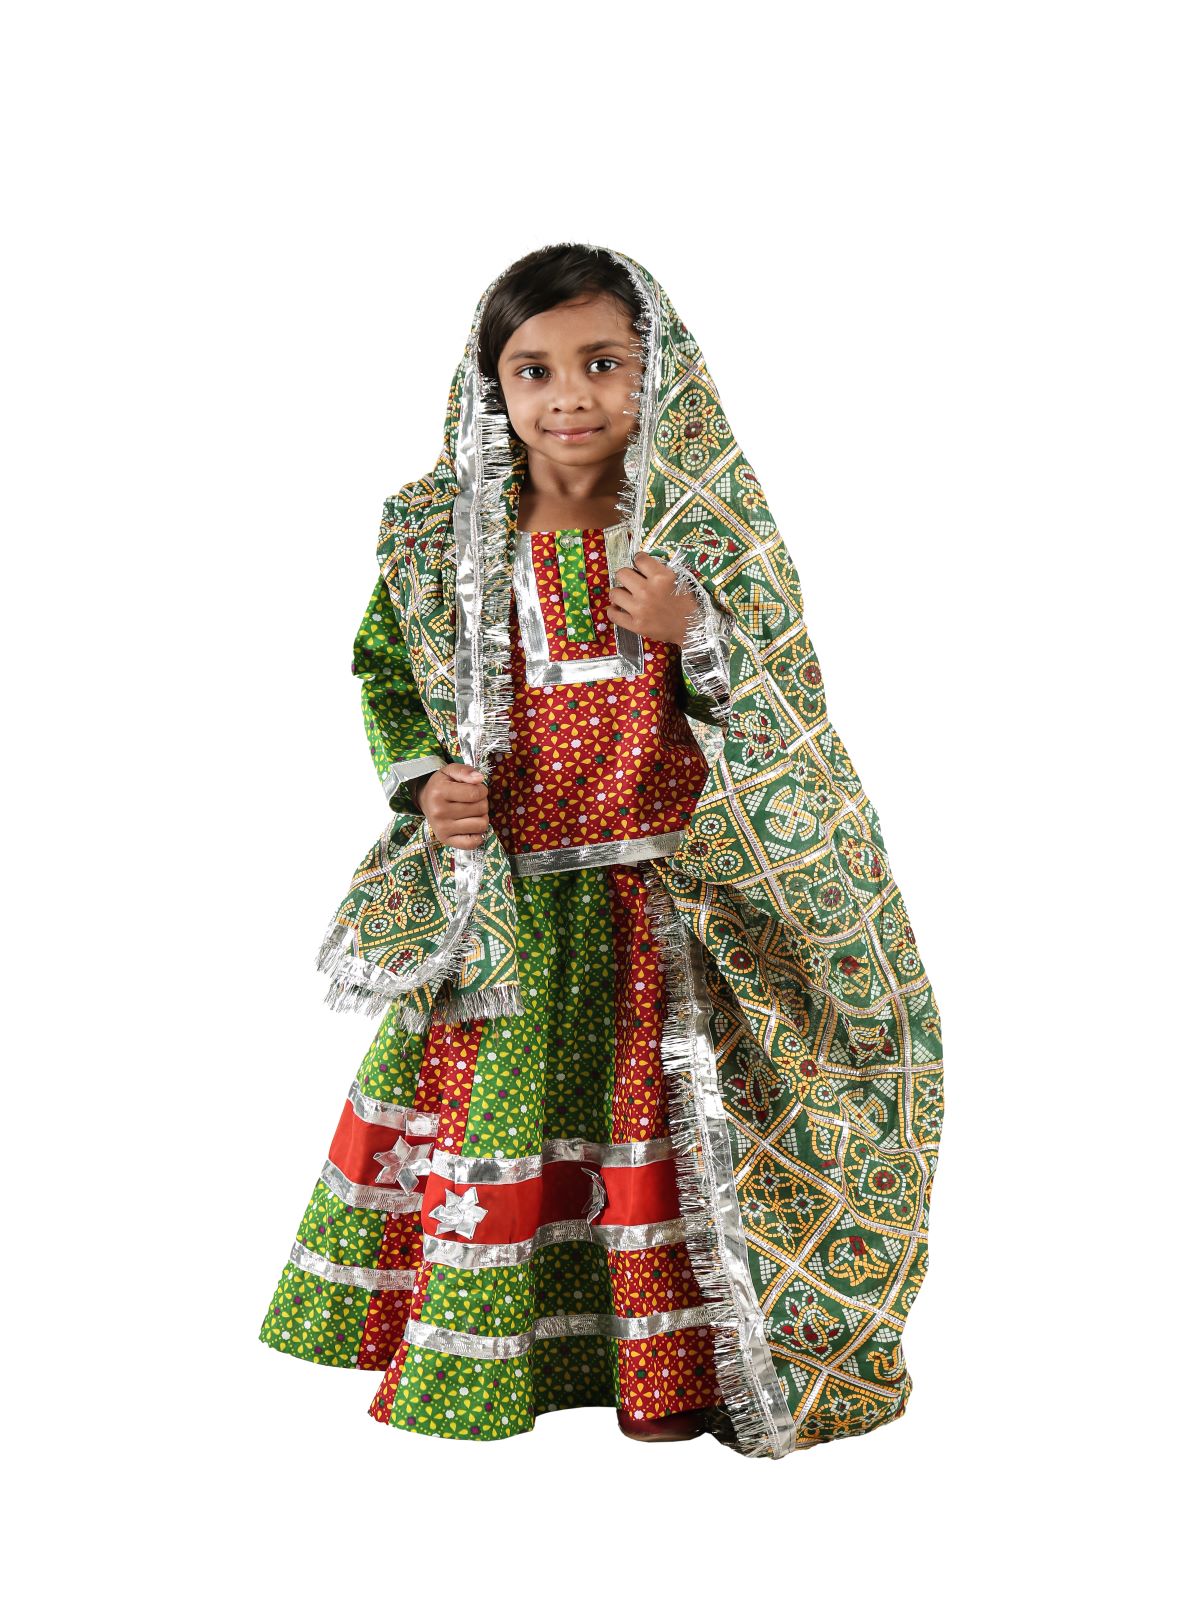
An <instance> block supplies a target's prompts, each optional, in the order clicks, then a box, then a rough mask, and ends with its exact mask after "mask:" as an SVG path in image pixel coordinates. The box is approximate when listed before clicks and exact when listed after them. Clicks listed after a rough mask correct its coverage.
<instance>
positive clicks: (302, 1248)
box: [288, 1239, 416, 1294]
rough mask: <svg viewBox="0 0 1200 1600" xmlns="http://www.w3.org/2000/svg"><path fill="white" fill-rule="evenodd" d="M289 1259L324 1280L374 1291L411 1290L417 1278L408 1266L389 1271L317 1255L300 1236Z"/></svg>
mask: <svg viewBox="0 0 1200 1600" xmlns="http://www.w3.org/2000/svg"><path fill="white" fill-rule="evenodd" d="M288 1259H289V1260H290V1261H291V1263H292V1265H293V1266H294V1267H299V1268H300V1271H301V1272H310V1273H312V1275H313V1276H314V1277H315V1278H324V1279H325V1281H326V1282H327V1283H344V1284H346V1285H347V1286H348V1287H350V1288H353V1289H369V1290H370V1291H371V1292H372V1293H373V1294H377V1293H379V1292H380V1291H381V1290H384V1289H411V1288H412V1287H413V1280H414V1279H415V1277H416V1273H415V1272H414V1270H413V1269H412V1268H411V1267H403V1268H401V1267H397V1268H396V1269H395V1270H393V1271H388V1270H385V1269H384V1268H381V1267H352V1266H348V1265H347V1264H346V1263H345V1262H344V1261H330V1259H329V1257H328V1256H322V1255H318V1254H317V1252H316V1251H315V1250H310V1249H308V1247H307V1246H306V1245H302V1244H301V1243H300V1241H299V1239H297V1240H296V1242H295V1244H294V1245H293V1246H292V1250H291V1254H290V1256H289V1257H288Z"/></svg>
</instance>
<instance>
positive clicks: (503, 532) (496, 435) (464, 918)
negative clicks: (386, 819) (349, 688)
mask: <svg viewBox="0 0 1200 1600" xmlns="http://www.w3.org/2000/svg"><path fill="white" fill-rule="evenodd" d="M487 298H488V296H486V295H485V296H484V298H483V300H481V302H480V306H479V312H480V314H482V309H483V306H484V305H485V304H486V301H487ZM478 337H479V328H478V320H477V321H476V323H475V324H474V326H473V327H472V329H471V336H470V339H469V341H468V347H467V351H466V353H465V355H464V358H463V385H462V396H461V410H460V413H459V425H458V437H457V441H456V446H457V447H456V453H455V468H456V472H457V476H458V484H459V489H458V493H457V495H456V496H455V498H454V508H453V518H454V537H455V547H456V552H457V572H456V577H455V603H456V608H457V627H456V633H455V649H454V678H455V709H456V721H457V731H458V741H459V747H460V750H461V753H462V755H461V759H462V760H463V761H468V762H470V763H471V764H472V765H473V766H476V767H478V768H479V770H480V771H481V772H483V773H484V775H485V776H486V775H487V772H488V769H489V764H490V762H491V760H492V757H493V756H494V755H497V754H499V753H500V752H502V751H505V750H507V749H508V748H509V714H510V709H511V706H512V678H511V674H510V673H509V670H508V667H509V658H510V653H511V649H512V640H511V637H510V634H509V606H510V603H511V594H512V567H511V558H510V553H509V549H508V528H507V521H508V519H507V514H506V512H505V509H504V502H503V500H502V498H501V491H502V490H503V487H504V480H505V478H506V477H507V476H508V473H509V470H510V468H511V466H512V446H511V444H510V441H509V435H508V418H507V416H506V415H505V412H504V409H503V406H502V405H501V404H500V403H499V402H498V399H497V396H498V388H497V385H496V384H495V383H494V381H493V380H491V379H489V378H485V377H484V375H483V374H482V373H481V372H480V370H479V359H478ZM424 825H425V826H428V824H427V823H426V824H424ZM486 848H487V847H486V846H484V847H481V848H479V849H456V850H455V851H454V885H455V907H454V911H453V914H452V915H451V917H450V920H449V924H448V926H447V928H446V931H445V933H444V934H443V935H442V938H441V940H440V941H439V943H438V946H437V948H436V949H435V950H434V951H432V952H431V954H430V955H429V956H427V957H426V959H425V960H424V961H422V962H421V963H420V965H419V966H417V967H415V968H414V969H413V970H412V971H410V972H406V973H405V974H404V975H403V976H398V975H396V974H394V973H388V972H385V971H383V969H382V968H380V967H378V966H375V965H374V964H372V963H368V962H366V961H363V960H362V959H360V958H359V957H356V956H354V955H352V954H346V953H344V947H345V943H346V940H347V939H348V938H349V937H350V935H351V930H350V929H342V928H341V925H340V924H338V923H337V922H336V921H335V922H334V923H332V924H331V925H330V929H329V931H328V932H327V934H326V937H325V941H324V943H323V944H322V946H321V950H320V953H319V955H318V957H317V966H318V968H319V970H320V971H322V972H327V973H329V974H330V975H331V976H332V977H333V980H334V981H333V983H332V984H331V985H330V988H329V993H328V994H327V996H326V1003H327V1004H328V1005H329V1006H330V1008H331V1009H332V1010H334V1011H358V1012H362V1013H364V1014H366V1015H368V1016H378V1015H379V1014H380V1013H381V1012H383V1011H385V1010H386V1009H387V1007H388V1006H389V1005H390V1004H391V1003H392V1002H393V1001H394V1000H397V999H399V998H400V997H401V996H402V995H404V994H407V993H410V992H411V991H412V990H414V989H420V988H424V987H425V986H426V985H428V986H430V987H432V988H433V989H435V990H436V989H439V988H440V987H441V985H442V984H443V983H444V982H445V981H446V979H448V978H453V977H455V976H456V975H457V974H458V973H459V972H461V970H462V967H463V963H464V962H465V961H466V960H467V959H468V957H469V956H470V954H471V951H472V948H473V946H474V944H475V939H476V934H475V929H474V912H475V904H476V901H477V899H478V896H479V886H480V883H481V881H482V878H483V865H484V856H485V849H486ZM492 848H494V849H499V848H501V847H500V845H499V841H498V840H495V839H494V837H493V842H492ZM335 930H340V931H335ZM455 1004H456V1005H457V1006H458V1007H459V1008H460V1015H462V1014H463V1013H464V1012H465V1011H466V1010H467V1009H468V1008H470V1010H471V1014H473V1015H480V1016H497V1015H513V1014H519V1013H520V1011H521V1009H522V1008H521V1003H520V991H519V988H518V987H517V986H513V987H512V989H511V992H509V993H505V992H503V986H501V988H500V990H499V991H497V990H493V991H490V992H489V991H484V992H482V993H480V994H478V995H476V996H474V997H472V998H471V999H470V1000H468V999H467V997H465V996H464V997H462V998H461V1000H459V1001H456V1002H455ZM430 1021H431V1016H430V1013H427V1012H425V1011H424V1010H422V1009H421V1007H419V1006H417V1005H414V1004H413V1003H412V1002H411V1001H410V1002H409V1003H407V1004H406V1005H405V1006H404V1007H403V1009H402V1011H401V1013H400V1022H401V1026H402V1027H404V1028H405V1029H407V1031H408V1032H410V1033H417V1034H424V1033H427V1032H428V1030H429V1024H430Z"/></svg>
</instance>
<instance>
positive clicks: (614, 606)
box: [608, 589, 635, 622]
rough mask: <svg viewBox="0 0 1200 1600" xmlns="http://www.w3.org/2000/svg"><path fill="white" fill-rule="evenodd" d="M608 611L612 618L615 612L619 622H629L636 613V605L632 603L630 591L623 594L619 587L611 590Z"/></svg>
mask: <svg viewBox="0 0 1200 1600" xmlns="http://www.w3.org/2000/svg"><path fill="white" fill-rule="evenodd" d="M608 611H609V618H610V620H612V618H613V614H614V613H615V615H616V620H617V621H618V622H628V621H629V620H631V619H632V617H633V616H634V614H635V608H634V606H631V605H630V596H629V594H628V592H626V593H625V594H622V593H621V591H620V590H619V589H614V590H612V591H610V593H609V597H608Z"/></svg>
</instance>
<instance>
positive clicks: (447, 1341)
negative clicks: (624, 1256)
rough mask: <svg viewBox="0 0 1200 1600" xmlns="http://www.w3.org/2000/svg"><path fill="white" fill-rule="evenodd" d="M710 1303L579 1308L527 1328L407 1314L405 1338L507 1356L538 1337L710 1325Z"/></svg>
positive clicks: (622, 1335) (446, 1350)
mask: <svg viewBox="0 0 1200 1600" xmlns="http://www.w3.org/2000/svg"><path fill="white" fill-rule="evenodd" d="M711 1312H712V1308H711V1306H706V1305H700V1306H681V1307H680V1309H679V1310H678V1311H655V1312H653V1313H652V1314H651V1315H650V1316H648V1317H615V1316H612V1315H610V1314H606V1313H604V1312H599V1311H596V1312H592V1311H578V1312H574V1313H571V1314H569V1315H566V1316H560V1317H539V1318H538V1320H537V1321H536V1322H535V1323H534V1325H533V1327H532V1328H530V1329H528V1330H527V1331H526V1332H525V1333H509V1334H486V1333H458V1332H456V1331H455V1330H454V1329H453V1328H443V1327H441V1326H439V1325H438V1324H437V1323H433V1322H418V1321H417V1320H416V1318H414V1317H409V1319H408V1322H407V1324H406V1325H405V1329H404V1341H405V1343H406V1344H411V1345H418V1346H420V1348H421V1349H423V1350H436V1351H437V1352H438V1353H439V1354H440V1355H446V1356H469V1357H474V1358H475V1359H476V1360H482V1361H508V1360H511V1359H512V1358H513V1357H514V1356H523V1355H525V1354H526V1353H527V1352H528V1351H529V1350H531V1349H532V1348H533V1344H534V1341H535V1340H537V1339H566V1338H578V1337H580V1336H583V1337H587V1336H589V1335H590V1336H598V1337H600V1338H602V1339H652V1338H653V1337H654V1335H655V1334H656V1333H675V1332H677V1331H678V1330H679V1329H680V1328H706V1327H709V1326H710V1325H711Z"/></svg>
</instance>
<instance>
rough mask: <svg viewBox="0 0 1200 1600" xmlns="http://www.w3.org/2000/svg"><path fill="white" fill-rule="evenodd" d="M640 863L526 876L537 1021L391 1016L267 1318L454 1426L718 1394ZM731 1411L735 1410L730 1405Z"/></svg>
mask: <svg viewBox="0 0 1200 1600" xmlns="http://www.w3.org/2000/svg"><path fill="white" fill-rule="evenodd" d="M646 871H647V868H646V867H644V866H642V865H640V864H630V865H620V866H607V867H596V868H585V869H581V870H576V871H571V872H561V873H547V874H545V875H541V876H528V877H522V878H520V879H518V882H517V903H518V907H519V914H520V929H521V943H520V948H519V953H518V966H519V975H520V988H521V994H522V999H523V1004H524V1011H523V1014H521V1015H519V1016H501V1017H490V1018H485V1019H476V1020H473V1021H470V1022H464V1023H451V1022H437V1023H434V1024H433V1025H432V1026H431V1027H430V1029H429V1032H428V1033H427V1034H424V1035H420V1034H414V1033H410V1032H408V1031H406V1030H405V1029H403V1028H402V1027H401V1026H400V1025H399V1023H398V1021H397V1014H398V1012H399V1010H400V1003H399V1002H398V1003H397V1004H395V1005H393V1006H392V1008H391V1009H390V1010H389V1011H388V1013H387V1014H386V1015H385V1016H384V1018H383V1021H382V1023H381V1024H380V1027H379V1030H378V1033H377V1034H376V1036H375V1039H374V1041H373V1042H372V1044H371V1046H370V1049H369V1050H368V1051H367V1054H366V1056H365V1057H364V1059H363V1062H362V1065H361V1066H360V1068H359V1070H358V1073H357V1075H356V1077H355V1080H354V1083H353V1084H352V1085H351V1088H350V1091H349V1094H348V1096H347V1099H346V1102H345V1105H344V1106H343V1109H342V1114H341V1117H340V1119H339V1122H338V1125H337V1128H336V1130H335V1132H334V1136H333V1140H332V1142H331V1145H330V1150H329V1156H328V1158H327V1160H326V1162H325V1165H324V1169H323V1171H322V1172H321V1175H320V1177H319V1178H318V1180H317V1183H316V1187H315V1189H314V1191H313V1194H312V1198H311V1200H310V1201H309V1204H308V1207H307V1209H306V1210H305V1212H304V1215H303V1218H302V1219H301V1222H300V1226H299V1230H298V1234H297V1238H296V1242H295V1245H294V1246H293V1248H292V1251H291V1256H290V1259H289V1261H288V1262H287V1264H286V1265H285V1267H284V1268H283V1272H282V1275H281V1277H280V1279H279V1283H278V1286H277V1288H276V1291H275V1294H274V1297H273V1298H272V1301H271V1304H270V1306H269V1308H268V1310H267V1313H266V1316H265V1318H264V1320H263V1323H262V1328H261V1332H260V1337H261V1339H262V1340H263V1341H264V1342H265V1343H266V1344H268V1345H270V1346H271V1347H273V1348H274V1349H276V1350H282V1351H286V1352H287V1353H288V1354H290V1355H293V1356H298V1357H300V1358H302V1359H303V1360H306V1361H314V1362H318V1363H321V1364H323V1365H326V1366H338V1367H361V1368H365V1369H367V1370H369V1371H374V1372H379V1373H381V1374H382V1379H381V1382H380V1384H379V1387H378V1389H377V1391H376V1393H375V1395H374V1398H373V1400H372V1401H371V1405H370V1407H369V1411H370V1415H371V1416H372V1417H374V1418H375V1419H376V1420H377V1421H379V1422H384V1423H390V1424H391V1425H392V1426H393V1427H397V1428H405V1429H408V1430H410V1431H412V1432H417V1433H427V1434H439V1435H442V1436H444V1437H448V1438H456V1439H500V1438H505V1437H509V1436H511V1435H513V1434H518V1433H525V1432H528V1431H529V1430H530V1429H531V1428H532V1427H533V1424H534V1421H535V1419H536V1418H537V1417H538V1416H539V1415H541V1414H542V1413H543V1412H546V1411H558V1410H563V1409H566V1408H570V1407H576V1406H609V1407H616V1406H620V1407H622V1408H623V1409H624V1410H626V1411H629V1412H631V1413H633V1415H634V1416H636V1417H641V1418H646V1419H650V1418H656V1417H661V1416H665V1415H667V1414H668V1413H671V1412H676V1411H685V1410H691V1409H694V1408H698V1407H719V1406H720V1401H721V1394H720V1388H719V1385H718V1381H717V1370H716V1363H715V1360H714V1348H713V1337H714V1330H713V1326H712V1319H713V1311H712V1306H711V1304H710V1303H709V1301H707V1300H706V1298H705V1296H704V1294H703V1293H702V1291H701V1288H700V1285H699V1283H698V1281H697V1278H696V1276H695V1273H694V1271H693V1268H692V1263H691V1261H690V1259H689V1250H688V1246H687V1243H686V1240H685V1236H684V1225H683V1220H682V1218H681V1216H680V1202H679V1195H678V1189H677V1183H676V1168H675V1162H674V1158H673V1146H672V1133H671V1128H670V1125H669V1103H668V1095H667V1086H666V1083H665V1079H664V1070H663V1063H662V1056H661V1045H662V1039H663V1021H664V1015H665V1011H666V995H665V989H664V975H663V970H662V965H661V963H660V961H659V951H658V946H657V944H656V940H655V938H654V936H653V934H652V931H651V926H650V922H649V919H648V908H647V881H646V877H645V873H646ZM717 1415H718V1416H719V1413H717Z"/></svg>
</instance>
